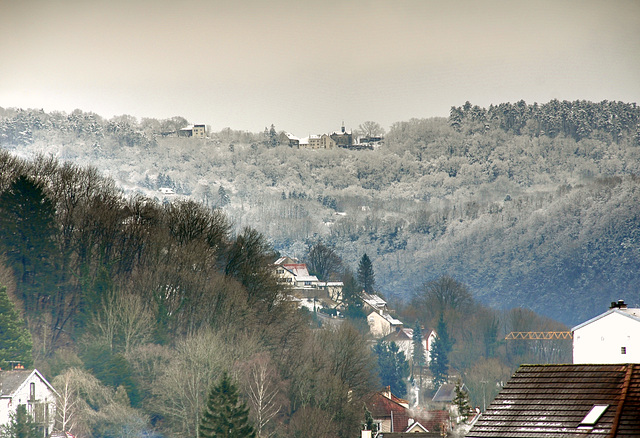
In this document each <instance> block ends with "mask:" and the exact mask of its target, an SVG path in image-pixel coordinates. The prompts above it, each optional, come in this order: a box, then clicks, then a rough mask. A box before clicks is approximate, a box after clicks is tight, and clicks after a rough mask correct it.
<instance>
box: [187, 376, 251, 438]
mask: <svg viewBox="0 0 640 438" xmlns="http://www.w3.org/2000/svg"><path fill="white" fill-rule="evenodd" d="M198 436H199V437H200V438H255V436H256V433H255V430H254V428H253V426H252V425H251V423H250V422H249V408H247V407H246V405H245V403H244V402H241V401H240V400H239V399H238V390H237V388H236V386H235V384H234V383H233V382H232V381H231V378H230V377H229V375H228V374H227V373H226V372H225V373H224V374H223V375H222V377H221V378H220V380H219V381H218V383H217V384H216V385H214V386H213V387H212V388H211V391H210V392H209V398H208V399H207V406H206V407H205V409H204V412H203V413H202V416H201V417H200V426H199V427H198Z"/></svg>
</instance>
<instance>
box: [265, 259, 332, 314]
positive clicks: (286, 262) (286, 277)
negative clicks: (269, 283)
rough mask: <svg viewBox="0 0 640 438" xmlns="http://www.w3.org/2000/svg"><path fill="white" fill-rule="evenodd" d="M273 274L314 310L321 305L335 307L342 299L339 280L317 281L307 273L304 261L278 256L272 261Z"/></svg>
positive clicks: (306, 305) (293, 294) (303, 303)
mask: <svg viewBox="0 0 640 438" xmlns="http://www.w3.org/2000/svg"><path fill="white" fill-rule="evenodd" d="M274 268H275V275H276V278H277V279H278V281H279V282H280V283H283V284H285V285H287V286H289V287H290V288H291V295H292V296H293V297H296V298H299V299H301V300H300V301H299V303H302V305H303V306H304V307H307V308H309V309H310V310H312V311H313V310H316V309H317V308H321V307H329V308H335V307H336V306H337V303H339V302H340V301H341V300H342V287H343V286H344V284H343V283H342V282H341V281H318V277H316V276H315V275H311V274H309V270H308V268H307V265H306V264H305V263H300V262H299V261H298V260H296V259H294V258H291V257H280V258H279V259H278V260H276V261H275V263H274Z"/></svg>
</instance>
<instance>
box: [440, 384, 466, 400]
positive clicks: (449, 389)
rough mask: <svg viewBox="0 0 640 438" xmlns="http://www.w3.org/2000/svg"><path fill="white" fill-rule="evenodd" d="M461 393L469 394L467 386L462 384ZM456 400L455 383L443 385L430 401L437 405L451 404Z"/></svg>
mask: <svg viewBox="0 0 640 438" xmlns="http://www.w3.org/2000/svg"><path fill="white" fill-rule="evenodd" d="M461 389H462V391H464V392H469V390H468V389H467V386H466V385H465V384H464V383H463V384H462V388H461ZM454 398H456V384H455V383H443V384H442V385H440V388H438V390H437V391H436V393H435V395H434V396H433V398H432V399H431V401H434V402H439V403H451V402H452V401H453V399H454Z"/></svg>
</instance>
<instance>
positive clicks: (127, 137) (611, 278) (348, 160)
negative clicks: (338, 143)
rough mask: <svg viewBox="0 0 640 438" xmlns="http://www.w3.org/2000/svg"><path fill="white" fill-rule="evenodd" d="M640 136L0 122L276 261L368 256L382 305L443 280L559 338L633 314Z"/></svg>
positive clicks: (518, 116) (608, 116) (512, 109)
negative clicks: (560, 330) (204, 212)
mask: <svg viewBox="0 0 640 438" xmlns="http://www.w3.org/2000/svg"><path fill="white" fill-rule="evenodd" d="M639 121H640V109H639V108H638V107H637V106H636V104H626V103H622V102H607V101H604V102H600V103H592V102H585V101H576V102H567V101H563V102H560V101H551V102H549V103H546V104H543V105H537V104H533V105H528V104H526V103H525V102H523V101H520V102H517V103H515V104H510V103H506V104H502V105H498V106H492V107H490V108H486V109H485V108H479V107H477V106H472V105H471V104H470V103H466V104H465V105H463V106H461V107H453V108H452V110H451V115H450V117H449V118H432V119H411V120H409V121H403V122H397V123H394V124H393V125H392V126H391V127H390V129H389V131H388V132H387V133H386V135H385V139H384V142H383V143H382V144H381V145H379V146H377V147H376V148H375V149H374V150H348V149H333V150H307V149H294V148H290V147H289V146H287V145H275V146H274V145H273V144H272V142H270V141H269V138H268V134H267V135H265V134H264V133H249V132H245V131H234V130H233V129H230V128H227V129H224V130H222V131H220V132H210V133H209V136H208V138H206V139H195V138H180V137H172V136H163V135H162V133H166V132H170V131H175V130H176V129H180V128H182V127H184V126H185V125H187V124H188V123H189V122H191V123H201V122H202V121H199V120H192V121H187V120H185V119H184V118H181V117H174V118H172V119H167V120H156V119H142V120H137V119H135V118H133V117H130V116H120V117H115V118H112V119H109V120H107V119H104V118H102V117H100V116H98V115H96V114H93V113H86V112H83V111H80V110H76V111H74V112H72V113H71V114H67V113H61V112H52V113H45V112H43V111H39V110H18V109H12V108H9V109H2V108H0V145H1V146H2V148H3V149H7V150H9V151H11V153H13V154H15V155H18V156H21V157H33V156H35V155H37V154H44V155H53V156H55V157H56V158H58V159H59V160H61V161H72V162H74V163H76V164H79V165H91V166H94V167H95V168H97V169H98V171H99V172H100V173H102V174H104V175H107V176H110V177H112V178H113V179H114V180H115V181H116V182H117V184H118V185H119V187H121V189H122V190H123V191H124V192H125V193H132V194H133V193H141V194H144V195H146V196H149V197H152V198H154V197H155V198H158V199H159V200H163V199H164V200H166V201H167V202H171V201H172V200H174V199H179V198H182V197H190V198H191V199H194V200H197V201H201V202H203V203H204V204H205V205H207V206H208V207H210V208H222V209H223V210H224V211H225V212H226V214H227V215H228V217H229V218H230V219H231V220H232V221H233V227H234V229H235V230H238V231H239V230H241V229H242V227H244V226H247V225H248V226H251V227H253V228H255V229H257V230H258V231H260V232H262V233H263V234H264V235H265V236H266V237H267V238H268V239H269V240H270V242H271V243H272V244H273V246H274V247H275V248H276V249H277V250H279V251H280V252H281V253H282V254H286V255H289V256H293V257H304V256H305V254H306V252H307V249H308V247H309V246H310V245H311V244H313V243H315V242H317V241H319V240H321V241H323V242H325V243H326V244H328V245H331V246H332V247H334V248H335V250H336V252H337V253H338V254H339V255H340V256H341V257H342V258H343V259H344V260H345V261H346V262H347V263H349V264H350V265H351V266H352V267H355V266H356V265H357V261H358V260H359V258H360V257H361V256H362V254H363V253H365V252H366V253H367V254H368V255H369V257H370V258H371V260H372V262H373V265H374V268H375V275H376V287H377V289H378V290H380V292H381V293H383V294H384V295H385V296H386V297H388V298H392V299H399V300H406V299H408V298H410V297H411V296H412V294H413V293H414V292H415V291H416V290H417V289H418V288H419V287H420V285H422V284H423V283H424V282H426V281H429V280H433V279H436V278H438V277H440V276H442V275H445V274H447V275H450V276H452V277H454V278H455V279H457V280H459V281H461V282H463V283H465V284H467V285H468V286H469V288H470V290H471V291H472V293H473V294H474V296H475V297H476V298H478V299H479V300H480V301H481V302H483V303H486V304H488V305H491V306H493V307H496V308H510V307H517V306H521V307H525V308H530V309H532V310H534V311H536V312H538V313H540V314H543V315H546V316H549V317H552V318H554V319H557V320H559V321H562V322H564V323H566V324H569V325H571V324H576V323H579V322H582V321H584V320H585V319H586V318H589V317H591V316H594V315H596V314H598V313H601V312H602V311H603V309H604V308H606V306H607V305H608V303H609V302H610V301H615V300H617V299H624V300H625V301H626V302H628V303H629V304H630V305H640V291H639V289H638V287H637V285H638V284H639V280H640V278H639V277H640V275H639V272H638V266H640V202H639V201H640V199H639V188H640V176H638V175H640V129H639V128H638V123H639ZM205 122H206V121H205ZM338 127H339V126H338V124H337V126H336V129H338ZM351 128H353V129H356V128H357V127H351ZM275 129H276V130H278V131H280V130H287V127H286V126H277V127H275ZM347 129H349V126H348V123H347ZM318 134H320V133H318ZM161 188H163V189H171V190H172V191H173V192H174V193H175V194H171V193H166V192H167V190H164V191H163V192H161V191H160V189H161Z"/></svg>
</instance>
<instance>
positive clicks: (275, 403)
mask: <svg viewBox="0 0 640 438" xmlns="http://www.w3.org/2000/svg"><path fill="white" fill-rule="evenodd" d="M247 367H248V371H247V374H248V375H247V377H246V378H245V379H244V381H245V382H246V383H245V386H246V392H247V394H248V397H249V402H250V406H251V414H252V416H253V418H254V421H255V428H256V432H257V434H258V437H259V438H260V437H268V436H271V435H273V433H266V427H267V425H268V424H269V422H271V420H273V418H274V417H275V416H276V415H278V413H279V412H280V409H281V407H282V405H281V404H280V403H279V400H278V396H279V392H280V391H279V388H278V386H277V384H276V383H275V382H274V381H275V379H276V378H277V376H276V371H275V369H274V368H273V366H272V365H271V362H270V359H269V355H268V354H266V353H260V354H257V355H256V356H255V357H254V358H253V360H252V361H251V362H249V363H248V364H247Z"/></svg>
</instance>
